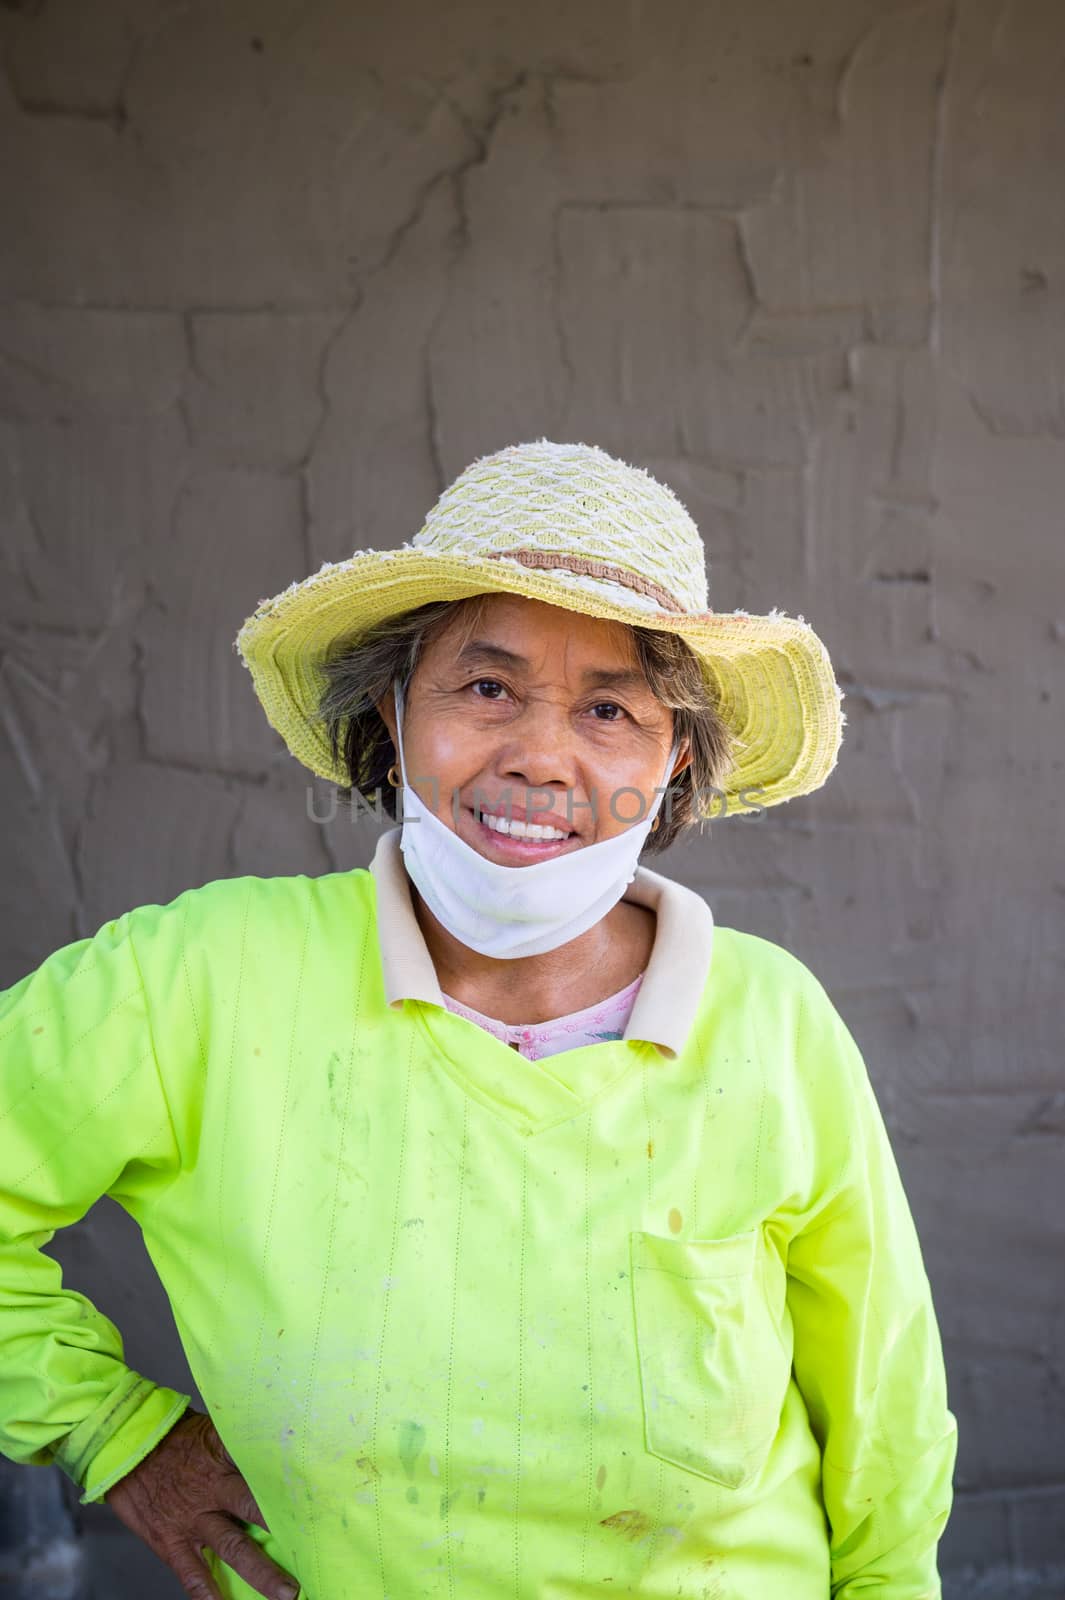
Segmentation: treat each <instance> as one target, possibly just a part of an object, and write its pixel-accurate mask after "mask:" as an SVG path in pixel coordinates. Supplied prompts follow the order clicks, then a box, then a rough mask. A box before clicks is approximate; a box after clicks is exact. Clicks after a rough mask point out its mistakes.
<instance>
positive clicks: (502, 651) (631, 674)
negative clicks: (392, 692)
mask: <svg viewBox="0 0 1065 1600" xmlns="http://www.w3.org/2000/svg"><path fill="white" fill-rule="evenodd" d="M455 660H456V662H457V664H458V665H459V666H460V667H470V666H474V665H475V664H476V663H477V662H480V661H485V662H490V663H492V664H494V665H496V666H501V667H510V668H511V669H512V670H513V671H515V672H520V671H522V670H524V669H527V668H528V665H529V662H528V659H527V658H526V657H525V656H520V655H518V654H517V653H516V652H515V651H513V650H507V649H506V648H505V647H504V646H503V645H501V644H490V643H489V641H488V640H487V639H473V640H471V641H470V643H469V644H468V645H466V646H465V648H464V649H462V650H460V651H459V653H458V655H457V656H456V657H455ZM582 678H583V681H584V682H585V683H586V684H589V685H595V686H596V687H598V688H603V687H605V686H610V687H612V688H616V689H620V688H632V689H646V688H647V680H646V678H645V677H644V675H643V673H642V672H641V671H640V670H639V668H638V667H616V668H607V667H586V668H585V670H584V672H583V674H582Z"/></svg>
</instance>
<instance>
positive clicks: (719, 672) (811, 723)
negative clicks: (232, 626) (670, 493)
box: [234, 547, 846, 817]
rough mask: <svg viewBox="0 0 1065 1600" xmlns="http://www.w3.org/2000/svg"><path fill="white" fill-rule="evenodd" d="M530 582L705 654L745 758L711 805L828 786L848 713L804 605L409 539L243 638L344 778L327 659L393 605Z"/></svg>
mask: <svg viewBox="0 0 1065 1600" xmlns="http://www.w3.org/2000/svg"><path fill="white" fill-rule="evenodd" d="M483 593H504V594H518V595H524V596H526V597H527V598H528V599H531V600H541V601H543V602H545V603H546V604H548V605H555V606H561V607H562V608H563V609H565V610H569V611H573V612H577V613H580V614H582V615H585V616H598V617H603V618H606V619H608V620H612V621H616V622H623V623H628V624H629V625H630V626H639V627H646V628H655V629H658V630H660V631H661V632H663V633H676V634H679V635H680V637H681V638H682V639H685V640H686V641H687V643H688V644H689V645H690V646H691V648H692V650H693V651H694V652H695V654H696V655H697V656H698V657H699V659H700V661H701V663H702V665H703V669H704V672H705V674H706V678H707V681H708V684H709V686H710V688H711V691H712V693H713V696H714V700H715V704H716V705H717V708H718V712H719V714H720V716H721V717H722V719H723V720H724V721H725V722H726V723H727V725H728V727H729V729H730V730H731V733H732V736H733V750H734V759H735V765H734V766H733V769H732V771H731V772H730V773H729V774H728V776H727V778H726V779H725V782H724V784H723V786H722V787H723V791H724V794H723V798H721V799H715V804H714V810H713V815H714V816H715V817H716V816H719V815H720V816H733V815H742V814H744V813H749V812H755V811H758V810H761V809H763V808H765V807H767V806H773V805H780V804H781V803H782V802H784V801H786V800H791V799H794V798H795V797H797V796H798V795H802V794H808V793H810V792H811V790H814V789H817V788H819V787H820V786H821V785H822V784H823V783H824V782H825V780H826V778H828V776H829V774H830V773H831V772H832V770H833V768H834V767H835V764H836V760H837V757H838V754H839V748H840V744H841V742H842V737H843V725H844V723H845V721H846V717H845V715H844V713H843V711H842V708H841V705H840V702H841V700H842V698H843V695H842V691H841V690H840V688H839V686H838V685H837V683H836V680H835V676H834V673H833V670H832V664H831V661H830V659H829V655H828V651H827V650H826V649H825V646H824V645H823V644H822V642H821V640H820V639H819V638H818V636H817V634H816V633H815V632H814V630H813V629H812V628H811V627H810V626H809V624H808V623H806V622H804V621H803V619H802V618H801V617H799V618H794V617H788V616H785V615H784V613H783V612H780V611H776V610H774V611H772V612H771V613H770V614H769V615H768V616H756V615H752V614H751V613H748V612H745V611H733V612H714V611H705V612H697V613H692V612H681V613H675V612H671V611H662V610H658V609H648V608H647V607H648V602H647V600H646V598H645V597H642V596H637V595H633V596H632V603H629V602H628V601H627V600H625V599H624V598H622V595H623V593H624V591H621V590H620V589H619V588H618V586H617V585H614V584H603V583H600V582H599V581H598V580H595V579H590V578H588V577H587V576H584V575H581V576H580V577H578V575H577V574H574V573H572V572H569V571H568V570H566V569H565V568H556V569H551V570H544V569H540V568H529V567H526V566H523V565H522V564H521V563H520V562H519V561H516V560H511V559H509V558H506V557H503V558H500V559H492V560H477V559H471V558H469V557H466V556H455V555H452V554H451V553H449V552H446V551H432V550H423V549H418V548H412V547H405V548H404V549H401V550H361V551H359V552H357V553H356V554H355V555H354V556H352V557H351V558H350V559H349V560H347V561H342V562H334V563H330V562H325V563H323V565H322V567H321V568H320V569H319V570H318V572H316V573H314V574H312V575H311V576H310V577H309V578H305V579H303V580H302V581H300V582H296V583H292V584H290V585H289V587H288V588H287V589H285V590H283V591H282V592H281V593H280V594H278V595H275V596H274V597H273V598H272V599H268V600H261V601H260V602H259V605H258V607H257V608H256V610H255V611H254V612H253V613H252V615H251V616H250V617H248V618H247V620H246V621H245V622H244V624H243V626H242V627H241V629H240V632H239V633H238V634H237V637H236V639H235V640H234V649H236V650H237V651H238V653H239V654H240V657H241V659H242V661H243V662H244V665H245V666H246V667H247V669H248V671H249V672H250V673H251V678H252V683H253V685H254V688H255V693H256V695H257V696H258V698H259V701H260V703H261V704H262V707H263V710H264V711H265V713H266V717H267V720H268V722H269V723H270V725H271V727H272V728H274V729H275V730H276V732H277V733H279V734H280V735H281V738H282V739H283V740H284V742H285V744H286V746H287V747H288V750H289V752H290V753H291V754H292V755H293V756H294V757H295V758H296V760H297V761H300V762H301V763H302V764H303V765H304V766H305V767H307V768H309V769H310V771H312V772H314V773H315V774H317V776H319V777H321V778H326V779H328V780H329V781H330V782H333V783H336V784H339V785H341V786H344V787H346V786H347V784H348V782H349V776H348V773H347V771H346V769H345V768H344V767H343V766H342V765H340V764H337V763H334V762H333V760H332V757H331V754H330V748H329V739H328V735H327V733H326V731H325V728H324V726H323V725H322V724H321V723H320V722H318V721H317V720H316V718H317V715H318V706H319V702H320V699H321V695H322V692H323V690H324V689H325V687H326V683H327V679H326V676H325V674H324V672H323V671H322V668H321V662H322V661H323V660H324V659H325V658H326V656H327V655H329V654H330V653H331V652H332V651H333V650H334V649H335V648H337V647H338V646H339V645H340V644H341V643H343V642H345V641H346V642H350V643H356V642H357V640H358V638H359V637H360V636H361V635H362V634H363V633H365V632H366V630H367V629H369V628H372V627H373V626H374V625H375V624H376V623H379V622H382V621H384V619H385V618H386V617H390V616H396V615H399V614H400V613H402V612H405V611H412V610H414V609H415V608H416V607H418V606H422V605H426V604H428V603H430V602H431V601H437V600H461V599H465V598H467V597H468V596H470V595H475V594H483Z"/></svg>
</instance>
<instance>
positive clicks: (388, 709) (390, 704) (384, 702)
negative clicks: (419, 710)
mask: <svg viewBox="0 0 1065 1600" xmlns="http://www.w3.org/2000/svg"><path fill="white" fill-rule="evenodd" d="M376 704H377V711H378V715H379V716H380V718H381V721H382V722H383V723H384V725H385V727H386V728H387V729H388V732H389V736H390V738H391V740H392V743H393V744H396V703H395V700H394V699H393V698H392V690H391V689H389V691H388V693H387V694H385V695H382V696H381V699H380V700H378V701H377V702H376ZM397 748H398V745H397Z"/></svg>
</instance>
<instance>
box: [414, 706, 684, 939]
mask: <svg viewBox="0 0 1065 1600" xmlns="http://www.w3.org/2000/svg"><path fill="white" fill-rule="evenodd" d="M393 699H394V702H395V707H396V730H397V740H398V744H399V760H400V770H401V773H402V777H403V830H402V833H401V835H400V849H401V850H402V852H403V859H404V865H405V866H406V869H407V872H408V874H409V876H410V878H411V880H412V882H413V883H414V884H415V885H416V887H417V889H418V892H419V894H420V895H421V896H422V899H423V900H424V901H425V903H426V905H427V906H428V907H429V910H430V911H431V912H432V913H433V915H434V917H436V918H437V919H438V920H439V921H440V922H442V923H443V925H444V927H445V928H447V929H448V931H449V932H450V933H453V934H454V936H455V938H456V939H459V940H461V942H462V943H463V944H465V945H468V946H469V947H470V949H471V950H477V951H479V952H480V954H481V955H485V956H495V957H496V958H497V959H498V960H504V961H505V960H511V959H515V958H517V957H519V956H538V955H542V954H543V953H544V952H545V951H546V950H555V949H557V948H558V946H559V945H563V944H568V943H569V941H570V940H571V939H576V938H578V937H579V936H580V935H581V934H582V933H586V932H587V931H588V929H589V928H591V927H594V925H595V924H596V923H597V922H598V921H599V920H600V919H601V918H602V917H604V916H606V913H607V912H608V911H609V910H611V908H612V907H613V906H615V905H616V904H617V902H618V901H619V900H620V899H621V897H622V895H623V894H624V893H625V890H626V888H627V887H628V885H629V884H630V883H631V882H632V880H633V878H634V877H635V876H636V868H637V865H638V857H639V854H640V851H641V850H642V849H643V845H644V841H645V840H646V838H647V836H648V834H649V833H650V831H651V827H652V825H653V823H654V819H655V816H656V814H657V812H658V810H659V808H660V807H661V804H662V801H663V799H664V798H665V795H664V792H663V793H659V794H658V797H657V799H656V800H655V803H654V805H653V806H652V807H651V809H650V810H649V811H648V813H647V815H646V816H645V817H643V818H642V819H641V820H640V821H639V822H633V823H631V824H630V826H629V827H627V828H626V829H625V830H624V831H623V832H622V833H616V834H614V836H613V837H612V838H610V839H600V840H598V841H597V842H596V843H595V844H588V845H581V846H580V847H579V848H578V849H576V850H569V851H566V852H565V853H564V854H563V855H559V856H549V857H548V858H547V859H546V860H544V861H531V862H530V863H529V864H528V866H523V867H510V866H504V865H503V864H502V863H500V862H498V861H490V860H489V859H488V857H487V856H483V855H481V853H480V851H478V850H475V849H474V848H473V846H472V845H470V844H467V843H466V841H465V839H463V838H460V836H459V835H458V834H457V833H456V832H455V831H454V829H452V828H449V827H448V825H447V824H446V823H445V822H441V820H440V818H439V817H438V816H437V815H436V814H435V813H434V812H432V811H430V810H429V808H428V806H426V805H424V804H423V802H422V801H421V800H420V799H419V797H418V794H417V793H416V791H415V790H414V789H413V788H412V787H411V786H410V784H409V783H408V782H407V769H406V764H405V763H404V760H403V729H402V721H403V701H404V694H403V689H402V688H401V687H400V684H399V681H398V679H397V680H396V681H395V682H394V684H393ZM679 748H680V742H679V740H678V741H677V742H676V743H674V745H673V748H672V750H671V751H670V752H669V759H668V761H667V762H666V766H665V771H664V772H663V775H662V779H661V782H660V784H659V785H658V789H659V790H662V791H664V789H665V786H666V785H667V783H668V780H669V775H670V773H671V772H672V770H673V762H674V760H675V759H676V754H677V751H678V749H679Z"/></svg>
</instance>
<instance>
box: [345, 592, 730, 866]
mask: <svg viewBox="0 0 1065 1600" xmlns="http://www.w3.org/2000/svg"><path fill="white" fill-rule="evenodd" d="M490 598H491V597H490V596H489V595H487V594H477V595H470V596H469V597H467V598H466V599H463V600H436V601H432V602H431V603H430V604H428V605H423V606H418V607H417V608H416V609H415V610H413V611H405V612H401V613H399V614H398V615H397V616H394V617H388V618H386V619H385V620H384V621H383V622H379V623H377V624H375V626H373V627H372V628H370V629H368V630H367V631H365V632H364V633H361V634H359V635H358V637H357V638H355V639H354V640H350V639H349V640H346V641H342V642H340V643H339V644H337V645H334V646H333V648H332V650H331V651H330V652H329V654H328V655H327V657H326V659H325V660H323V661H322V662H321V670H322V672H323V673H324V674H325V677H326V687H325V689H324V690H323V692H322V695H321V698H320V701H319V706H318V721H319V722H321V723H324V725H325V727H326V729H327V732H328V735H329V744H330V750H331V754H332V759H333V761H334V762H335V763H339V764H340V766H341V767H342V769H343V770H345V771H346V773H347V776H348V783H347V786H346V787H344V788H339V787H338V793H339V794H340V795H341V796H347V797H348V798H349V799H350V796H351V792H352V790H357V791H358V792H359V794H361V795H362V796H363V797H364V799H366V800H369V801H371V803H372V801H373V797H374V795H376V794H380V795H381V797H382V803H383V805H384V808H385V810H386V811H387V813H388V815H389V816H390V817H392V818H395V816H396V790H395V789H394V788H393V787H391V786H390V784H389V783H388V772H389V770H390V768H391V767H392V764H393V763H394V762H395V761H397V760H398V752H397V751H396V748H395V745H394V744H393V742H392V737H391V735H390V733H389V731H388V728H387V726H386V724H385V722H384V719H383V718H382V716H381V713H380V712H379V711H378V709H377V707H378V704H379V702H380V701H381V700H383V699H384V698H385V697H386V696H387V695H388V694H389V693H390V692H391V689H392V683H393V680H394V679H396V678H398V679H399V680H400V683H401V684H404V683H406V682H407V681H408V680H409V678H410V677H411V675H412V674H413V672H414V670H415V667H416V666H417V664H418V661H419V659H420V657H421V656H422V654H423V652H424V651H425V650H426V648H427V647H428V646H429V645H430V644H431V643H432V642H433V641H434V640H436V639H437V638H438V637H439V636H440V634H441V633H443V632H445V631H447V630H449V629H451V628H456V629H457V630H458V632H459V635H460V637H459V640H458V642H457V645H456V648H458V649H461V648H462V645H463V644H464V643H465V642H466V640H467V639H469V638H470V637H471V636H472V634H473V633H474V632H475V631H476V629H477V627H478V624H479V621H480V618H481V616H482V614H483V611H484V608H485V602H486V601H487V600H488V599H490ZM631 632H632V634H633V642H634V645H635V648H636V653H637V656H638V658H639V664H640V667H641V669H642V671H643V674H644V677H645V678H646V680H647V685H648V688H649V689H650V690H651V692H652V694H653V695H654V696H655V698H656V699H657V700H658V701H660V703H661V704H662V705H664V706H667V707H669V709H670V710H671V711H672V712H673V713H674V716H673V737H674V739H676V740H677V741H678V743H680V742H681V741H683V740H685V739H687V740H688V741H689V754H690V758H691V759H690V764H689V765H688V766H686V767H685V768H684V770H683V772H681V773H680V774H679V775H678V777H676V778H675V779H674V780H673V782H672V783H671V784H670V787H669V793H668V794H667V795H666V796H665V798H664V800H663V802H662V806H661V810H660V811H659V816H660V817H661V819H662V820H661V825H660V827H659V828H658V829H657V831H656V832H654V833H651V834H649V835H648V837H647V841H646V843H645V844H644V848H643V852H642V854H647V855H656V854H658V853H659V852H660V851H663V850H666V849H668V848H669V846H670V845H671V844H672V843H673V841H674V839H676V838H677V836H678V834H680V833H681V832H682V831H683V830H684V829H686V828H689V827H698V826H699V825H700V824H701V823H702V822H704V821H706V820H707V819H708V817H709V816H710V815H711V814H712V805H713V798H714V796H715V794H716V795H720V794H721V793H722V787H721V786H722V784H723V782H724V779H725V777H726V776H727V774H728V773H729V772H730V771H731V769H732V766H733V759H732V732H731V729H730V728H729V726H728V724H727V723H726V722H725V721H724V720H723V719H722V717H721V716H720V714H719V712H718V709H717V706H716V705H715V703H714V699H713V696H712V693H711V689H710V686H709V684H708V682H707V679H706V676H705V674H704V671H703V668H702V666H701V664H700V661H699V657H698V656H697V655H696V654H695V652H694V651H693V650H692V649H691V647H690V645H689V644H688V643H687V641H686V640H684V639H681V638H680V637H678V635H677V634H674V633H666V632H663V631H661V630H659V629H656V628H642V627H639V626H635V625H634V626H633V627H632V628H631ZM708 791H710V792H711V804H710V807H709V808H707V809H704V806H703V803H702V802H703V797H704V796H705V795H706V794H707V792H708Z"/></svg>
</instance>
